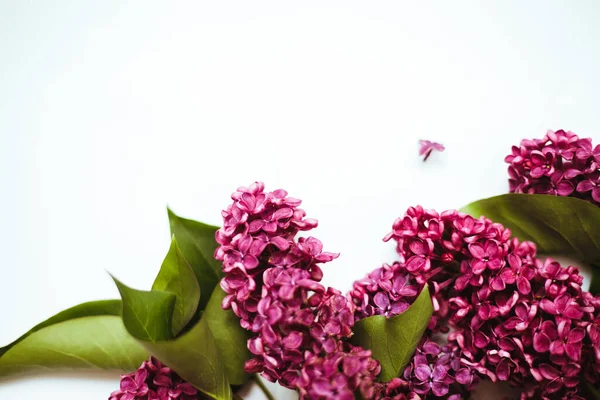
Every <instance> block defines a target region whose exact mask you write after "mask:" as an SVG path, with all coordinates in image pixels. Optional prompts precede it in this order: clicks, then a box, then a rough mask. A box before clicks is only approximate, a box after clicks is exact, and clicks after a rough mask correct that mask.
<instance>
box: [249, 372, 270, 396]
mask: <svg viewBox="0 0 600 400" xmlns="http://www.w3.org/2000/svg"><path fill="white" fill-rule="evenodd" d="M252 380H254V382H256V384H257V385H258V387H259V388H260V390H262V392H263V393H264V395H265V396H267V399H268V400H275V397H273V395H272V394H271V392H270V391H269V389H267V387H266V386H265V384H264V382H263V381H262V380H261V379H260V376H258V375H254V376H252Z"/></svg>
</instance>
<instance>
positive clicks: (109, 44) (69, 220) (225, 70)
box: [0, 0, 600, 400]
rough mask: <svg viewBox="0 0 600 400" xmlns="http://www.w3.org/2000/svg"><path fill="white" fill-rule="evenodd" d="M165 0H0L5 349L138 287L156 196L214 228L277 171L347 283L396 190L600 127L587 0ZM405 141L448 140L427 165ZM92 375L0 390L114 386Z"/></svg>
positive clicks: (501, 184)
mask: <svg viewBox="0 0 600 400" xmlns="http://www.w3.org/2000/svg"><path fill="white" fill-rule="evenodd" d="M171 3H172V4H169V5H167V3H166V2H165V3H163V4H159V3H154V2H148V1H127V2H118V1H108V0H103V1H83V0H81V1H19V0H14V1H6V0H0V188H1V190H2V192H1V194H2V195H1V197H0V254H1V262H0V265H1V267H0V268H1V275H0V276H1V278H0V288H1V289H0V315H1V317H2V319H1V321H2V322H0V345H4V344H6V343H9V342H10V341H12V340H14V339H15V338H16V337H17V336H19V335H20V334H21V333H23V332H25V331H26V330H28V329H29V328H30V327H32V326H33V325H35V324H36V323H37V322H39V321H41V320H43V319H45V318H47V317H49V316H51V315H53V314H55V313H56V312H58V311H60V310H62V309H65V308H67V307H70V306H72V305H75V304H77V303H80V302H83V301H88V300H96V299H102V298H114V297H116V296H117V295H118V293H117V291H116V289H115V287H114V285H113V283H112V282H111V280H110V278H109V276H108V274H107V272H106V271H110V272H111V273H113V274H115V275H116V276H118V277H119V278H120V279H121V280H123V281H124V282H126V283H128V284H130V285H132V286H135V287H138V288H148V287H149V286H150V285H151V282H152V280H153V279H154V276H155V273H156V272H157V270H158V267H159V266H160V263H161V261H162V258H163V256H164V254H165V253H166V251H167V248H168V246H169V228H168V223H167V215H166V205H167V204H168V205H169V206H170V207H172V208H173V210H174V211H175V212H176V213H178V214H180V215H182V216H186V217H189V218H195V219H199V220H202V221H205V222H208V223H213V224H219V223H220V214H219V212H220V210H221V209H222V208H224V207H225V206H226V205H227V204H228V202H229V194H230V193H231V192H232V191H233V190H234V189H235V188H236V187H237V186H239V185H247V184H249V183H251V182H253V181H254V180H263V181H265V182H266V184H267V188H269V189H276V188H279V187H283V188H286V189H288V191H289V192H290V194H291V195H293V196H295V197H299V198H302V199H303V200H304V208H305V209H306V210H307V212H308V214H309V215H310V216H311V217H316V218H318V219H319V220H320V226H319V228H318V230H317V231H316V232H315V236H317V237H319V238H320V239H322V240H323V242H324V243H325V247H326V250H330V251H339V252H341V253H342V256H341V257H340V258H339V259H338V260H336V261H335V262H333V263H331V264H330V265H328V266H327V267H326V269H325V283H326V284H329V285H335V286H336V287H338V288H340V289H344V290H345V289H347V288H349V286H350V285H351V283H352V281H353V280H354V279H357V278H360V277H361V276H362V275H363V274H364V273H366V272H367V271H369V270H371V269H373V268H375V267H377V266H378V265H379V264H380V263H381V262H383V261H386V260H387V261H390V260H392V259H393V251H392V249H391V247H390V246H389V245H386V244H384V243H382V242H381V238H382V237H383V236H384V235H385V234H386V233H387V232H388V230H389V229H390V226H391V224H392V222H393V220H394V219H395V217H397V216H399V215H401V214H402V213H403V212H404V211H405V210H406V208H407V207H408V206H410V205H415V204H423V205H424V206H426V207H430V208H437V209H438V210H443V209H447V208H457V207H460V206H462V205H464V204H466V203H468V202H470V201H472V200H476V199H478V198H482V197H488V196H491V195H495V194H500V193H504V192H506V191H507V182H506V180H507V175H506V165H505V164H504V163H503V158H504V156H505V155H506V154H507V153H508V152H509V150H510V146H511V145H512V144H516V143H518V142H519V140H520V139H522V138H524V137H539V136H542V135H543V134H544V133H545V131H546V130H547V129H549V128H553V129H559V128H565V129H570V130H573V131H575V132H577V133H579V134H580V135H582V136H586V137H588V136H591V137H593V138H598V137H599V136H598V133H599V132H600V118H599V117H598V105H599V100H600V78H599V71H600V41H599V40H600V25H598V23H597V22H598V19H599V17H600V4H599V3H598V2H596V1H594V0H589V1H577V2H569V1H564V2H558V1H528V2H522V1H512V2H505V1H502V2H500V1H498V2H480V1H472V2H460V1H452V2H449V1H448V2H446V1H444V2H442V1H440V2H417V1H404V2H397V1H394V2H384V1H378V2H353V1H342V2H338V3H334V2H322V1H318V2H311V1H303V2H281V1H273V2H270V3H268V2H232V1H227V2H219V1H213V2H198V1H190V2H171ZM419 139H431V140H437V141H439V142H442V143H443V144H444V145H446V149H447V150H446V152H444V153H436V154H433V155H432V156H431V158H430V159H429V160H428V161H427V162H426V163H423V162H422V161H421V160H420V158H419V157H418V155H417V151H418V147H417V141H418V140H419ZM85 376H86V375H85V374H79V375H77V378H72V377H73V375H72V374H54V375H52V376H50V377H40V378H35V379H17V380H14V379H11V380H8V381H2V382H1V383H0V399H3V400H4V399H14V398H19V399H21V400H27V399H38V398H39V397H40V395H43V396H44V398H46V399H55V398H56V399H58V398H60V399H61V400H70V399H73V400H75V399H92V400H95V399H98V400H100V399H106V398H107V397H108V394H109V392H110V391H112V390H113V389H115V388H116V387H117V385H118V376H117V375H116V374H112V375H111V374H102V375H100V376H98V377H96V378H94V379H90V378H89V377H88V378H86V377H85ZM94 376H96V375H94Z"/></svg>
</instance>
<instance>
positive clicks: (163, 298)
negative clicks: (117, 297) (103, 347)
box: [113, 277, 175, 342]
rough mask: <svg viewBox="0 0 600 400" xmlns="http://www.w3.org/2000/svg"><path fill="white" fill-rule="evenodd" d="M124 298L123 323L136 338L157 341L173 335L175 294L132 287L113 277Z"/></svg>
mask: <svg viewBox="0 0 600 400" xmlns="http://www.w3.org/2000/svg"><path fill="white" fill-rule="evenodd" d="M113 280H114V281H115V284H116V285H117V288H118V289H119V292H120V293H121V298H122V299H123V323H124V324H125V327H126V328H127V331H128V332H129V333H130V334H131V335H132V336H133V337H135V338H137V339H140V340H149V341H151V342H156V341H159V340H167V339H170V338H171V337H172V335H171V320H172V318H173V309H174V306H175V295H174V294H173V293H168V292H160V291H150V292H146V291H143V290H137V289H132V288H130V287H127V286H126V285H125V284H123V283H121V282H119V280H117V279H116V278H114V277H113Z"/></svg>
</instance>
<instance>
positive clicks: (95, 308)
mask: <svg viewBox="0 0 600 400" xmlns="http://www.w3.org/2000/svg"><path fill="white" fill-rule="evenodd" d="M120 311H121V302H120V301H119V300H106V301H96V302H90V303H83V304H80V305H78V306H75V307H72V308H69V309H67V310H65V311H62V312H60V313H58V314H56V315H55V316H53V317H51V318H49V319H47V320H46V321H44V322H42V323H40V324H38V325H36V326H35V327H34V328H32V329H31V330H30V331H29V332H27V333H25V334H24V335H23V336H21V337H20V338H19V339H17V340H15V341H14V342H13V343H11V344H9V345H8V346H5V347H3V348H2V349H0V376H6V375H14V374H24V373H28V372H39V371H48V370H51V369H54V370H65V369H66V370H69V369H80V368H84V369H90V368H96V369H111V370H118V371H133V370H135V369H137V368H138V367H139V366H140V365H141V364H142V362H143V361H144V360H145V359H147V358H148V353H147V352H146V350H145V349H144V348H143V347H142V346H141V345H140V344H139V343H137V342H136V341H135V340H134V339H133V338H132V337H131V336H130V335H129V334H128V333H127V331H126V330H125V327H124V326H123V322H122V321H121V317H120Z"/></svg>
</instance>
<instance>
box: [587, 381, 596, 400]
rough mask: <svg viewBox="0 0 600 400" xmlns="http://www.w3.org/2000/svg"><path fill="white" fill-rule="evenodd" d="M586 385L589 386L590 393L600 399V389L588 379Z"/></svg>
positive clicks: (594, 397)
mask: <svg viewBox="0 0 600 400" xmlns="http://www.w3.org/2000/svg"><path fill="white" fill-rule="evenodd" d="M585 387H586V388H587V390H588V392H589V394H590V395H591V396H592V398H593V399H595V400H600V391H599V390H598V389H596V388H595V387H594V384H592V383H590V382H589V381H587V380H586V381H585Z"/></svg>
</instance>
